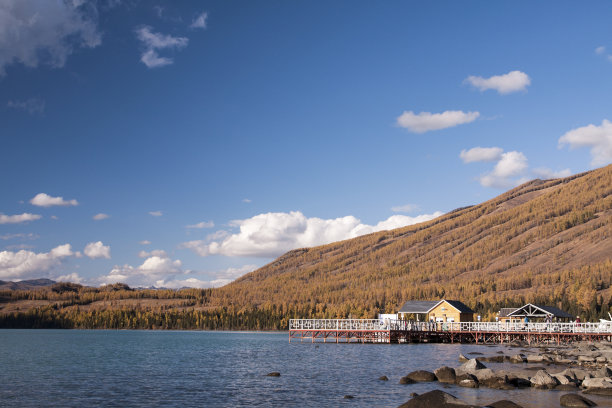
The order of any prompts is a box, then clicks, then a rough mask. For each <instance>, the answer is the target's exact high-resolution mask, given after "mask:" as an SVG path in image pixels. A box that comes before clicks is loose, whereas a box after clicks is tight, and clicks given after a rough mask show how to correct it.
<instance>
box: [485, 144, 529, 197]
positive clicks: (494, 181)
mask: <svg viewBox="0 0 612 408" xmlns="http://www.w3.org/2000/svg"><path fill="white" fill-rule="evenodd" d="M527 167H528V164H527V157H525V155H524V154H523V153H521V152H517V151H512V152H506V153H503V154H502V155H501V158H500V159H499V161H498V162H497V164H496V165H495V167H494V168H493V171H491V172H489V173H487V174H484V175H483V176H481V177H480V184H482V185H483V186H484V187H495V188H510V187H515V186H517V185H519V184H521V183H524V182H526V181H527V179H526V178H525V177H520V176H522V175H523V174H524V173H525V171H526V170H527Z"/></svg>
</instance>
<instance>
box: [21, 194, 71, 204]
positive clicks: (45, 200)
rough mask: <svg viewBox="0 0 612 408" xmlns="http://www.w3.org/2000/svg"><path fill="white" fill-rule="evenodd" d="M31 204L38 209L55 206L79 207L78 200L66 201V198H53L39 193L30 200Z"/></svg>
mask: <svg viewBox="0 0 612 408" xmlns="http://www.w3.org/2000/svg"><path fill="white" fill-rule="evenodd" d="M30 204H32V205H36V206H38V207H51V206H53V205H60V206H71V205H79V202H78V201H77V200H64V197H52V196H50V195H48V194H45V193H38V194H36V195H35V196H34V198H32V199H31V200H30Z"/></svg>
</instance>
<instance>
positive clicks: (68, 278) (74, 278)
mask: <svg viewBox="0 0 612 408" xmlns="http://www.w3.org/2000/svg"><path fill="white" fill-rule="evenodd" d="M54 280H55V281H56V282H72V283H83V282H84V279H83V278H82V277H81V276H80V275H79V274H78V273H76V272H73V273H69V274H66V275H60V276H57V277H56V278H55V279H54Z"/></svg>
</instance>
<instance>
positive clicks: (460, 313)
mask: <svg viewBox="0 0 612 408" xmlns="http://www.w3.org/2000/svg"><path fill="white" fill-rule="evenodd" d="M397 314H398V316H399V318H400V319H402V320H406V319H407V317H408V316H409V315H414V316H416V320H417V321H424V322H427V321H430V320H433V321H435V322H438V323H440V322H441V323H446V322H449V323H450V322H473V321H474V311H473V310H472V309H470V308H469V307H468V306H466V305H465V304H464V303H462V302H460V301H458V300H446V299H442V300H409V301H407V302H406V303H404V305H403V306H402V308H401V309H400V310H399V311H398V312H397Z"/></svg>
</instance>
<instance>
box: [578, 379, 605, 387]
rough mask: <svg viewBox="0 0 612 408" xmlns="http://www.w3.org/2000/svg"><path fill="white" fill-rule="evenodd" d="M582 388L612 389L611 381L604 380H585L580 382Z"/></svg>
mask: <svg viewBox="0 0 612 408" xmlns="http://www.w3.org/2000/svg"><path fill="white" fill-rule="evenodd" d="M582 386H583V387H584V388H612V380H611V379H610V378H608V377H606V378H585V379H584V380H583V381H582Z"/></svg>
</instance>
